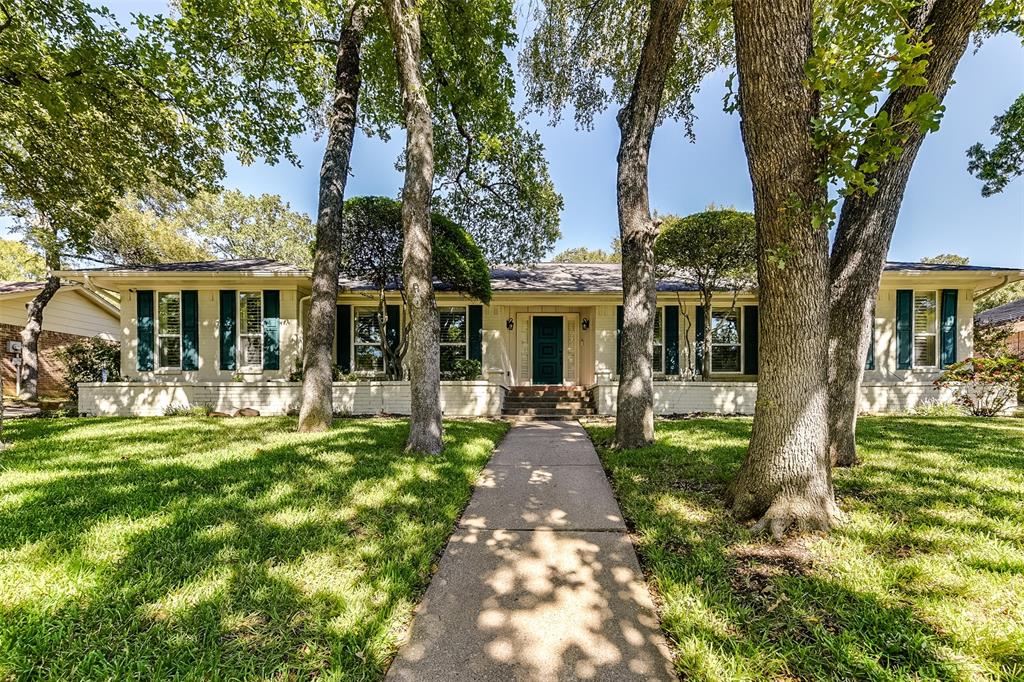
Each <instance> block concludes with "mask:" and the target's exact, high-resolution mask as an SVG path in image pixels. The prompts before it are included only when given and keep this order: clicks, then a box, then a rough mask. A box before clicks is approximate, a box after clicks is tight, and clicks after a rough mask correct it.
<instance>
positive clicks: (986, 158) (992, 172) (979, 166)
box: [967, 95, 1024, 197]
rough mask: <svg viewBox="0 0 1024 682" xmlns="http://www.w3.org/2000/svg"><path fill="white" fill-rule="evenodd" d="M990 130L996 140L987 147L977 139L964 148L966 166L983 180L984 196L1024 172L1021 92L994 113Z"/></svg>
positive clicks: (1023, 126)
mask: <svg viewBox="0 0 1024 682" xmlns="http://www.w3.org/2000/svg"><path fill="white" fill-rule="evenodd" d="M991 132H992V134H993V135H994V136H995V137H996V143H995V144H993V145H992V146H991V147H990V148H986V147H985V146H984V145H983V144H982V143H980V142H978V143H977V144H975V145H973V146H972V147H971V148H970V149H968V150H967V158H968V159H969V162H968V164H967V170H968V171H970V172H971V173H972V174H974V176H975V177H976V178H978V179H979V180H981V181H982V185H981V195H982V196H984V197H990V196H992V195H993V194H999V193H1000V192H1002V191H1003V190H1004V189H1005V188H1006V186H1007V185H1008V184H1009V183H1010V181H1011V180H1013V179H1014V178H1015V177H1017V176H1018V175H1020V174H1021V173H1024V95H1021V96H1020V97H1018V98H1017V99H1016V101H1014V103H1013V104H1012V105H1010V108H1009V109H1008V110H1007V111H1006V113H1005V114H1003V115H1001V116H996V119H995V123H994V124H993V126H992V131H991Z"/></svg>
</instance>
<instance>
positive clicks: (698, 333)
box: [693, 305, 704, 375]
mask: <svg viewBox="0 0 1024 682" xmlns="http://www.w3.org/2000/svg"><path fill="white" fill-rule="evenodd" d="M693 337H694V344H695V351H694V354H693V357H694V359H695V360H696V362H695V363H694V365H695V366H696V369H697V374H698V375H700V374H703V373H704V306H701V305H699V306H697V328H696V329H695V330H694V332H693Z"/></svg>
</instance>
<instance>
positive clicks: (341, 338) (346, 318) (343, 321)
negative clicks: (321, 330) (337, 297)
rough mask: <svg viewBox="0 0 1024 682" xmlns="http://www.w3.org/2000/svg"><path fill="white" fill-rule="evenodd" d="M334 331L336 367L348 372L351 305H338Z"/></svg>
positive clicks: (350, 354) (350, 345)
mask: <svg viewBox="0 0 1024 682" xmlns="http://www.w3.org/2000/svg"><path fill="white" fill-rule="evenodd" d="M335 331H336V333H335V337H337V346H338V367H339V368H340V369H341V372H342V374H348V373H350V372H351V371H352V306H350V305H339V306H338V328H337V329H336V330H335Z"/></svg>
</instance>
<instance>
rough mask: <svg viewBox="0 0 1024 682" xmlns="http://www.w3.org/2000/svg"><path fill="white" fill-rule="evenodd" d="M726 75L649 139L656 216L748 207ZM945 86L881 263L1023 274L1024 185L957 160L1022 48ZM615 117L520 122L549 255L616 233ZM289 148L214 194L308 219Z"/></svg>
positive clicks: (1001, 94)
mask: <svg viewBox="0 0 1024 682" xmlns="http://www.w3.org/2000/svg"><path fill="white" fill-rule="evenodd" d="M110 8H111V9H112V10H113V11H114V12H115V13H116V14H118V15H119V16H120V17H122V19H123V20H125V21H126V22H127V20H128V16H127V13H128V12H132V11H134V12H140V11H141V12H162V11H166V5H165V3H163V2H159V1H157V0H149V1H144V2H130V3H129V2H114V3H110ZM726 76H727V73H726V72H719V73H715V74H713V75H712V76H710V77H709V78H708V79H707V80H706V82H705V83H704V84H703V87H702V89H701V92H700V93H699V95H698V97H697V100H696V111H697V115H698V116H699V119H698V121H697V124H696V134H697V140H696V143H692V144H691V143H690V142H689V141H688V140H687V139H686V137H685V135H684V134H683V131H682V128H681V126H679V125H678V124H672V123H668V124H666V125H663V126H662V127H661V128H659V129H658V131H657V132H656V134H655V136H654V143H653V148H652V151H651V167H650V187H651V206H652V208H654V209H655V210H657V211H659V212H661V213H676V214H680V215H685V214H687V213H692V212H695V211H700V210H702V209H703V208H704V207H705V206H707V205H708V204H710V203H714V204H717V205H719V206H735V207H737V208H740V209H745V210H750V209H751V208H752V196H751V189H750V178H749V175H748V173H747V165H746V159H745V157H744V154H743V147H742V142H741V140H740V132H739V118H738V117H737V116H736V115H734V114H726V113H724V112H723V111H722V96H723V94H724V87H725V86H724V83H725V78H726ZM956 80H957V83H956V85H954V86H953V89H952V91H951V92H950V93H949V95H948V96H947V97H946V107H947V108H946V116H945V119H944V120H943V123H942V128H941V130H940V131H939V132H938V133H935V134H933V135H930V136H929V137H928V138H927V139H926V140H925V143H924V147H923V149H922V150H921V153H920V155H919V157H918V160H917V163H916V164H915V167H914V171H913V174H912V176H911V179H910V184H909V187H908V189H907V195H906V199H905V200H904V202H903V208H902V211H901V214H900V219H899V223H898V226H897V229H896V235H895V237H894V239H893V244H892V249H891V250H890V259H892V260H908V261H916V260H919V259H920V258H921V257H922V256H928V255H934V254H936V253H940V252H955V253H959V254H961V255H965V256H969V257H970V259H971V262H972V263H975V264H978V265H993V266H1007V267H1024V179H1021V180H1018V181H1016V182H1015V183H1013V184H1011V186H1010V187H1009V188H1008V189H1007V190H1006V191H1005V192H1004V193H1003V194H1000V195H997V196H995V197H990V198H983V197H982V196H981V194H980V192H979V189H980V183H979V182H978V181H977V180H975V179H974V178H973V177H971V176H970V175H969V174H968V173H967V170H966V159H965V156H964V150H966V149H967V147H969V146H970V145H971V144H973V143H974V142H977V141H979V140H981V141H987V140H988V139H989V134H988V131H989V128H990V127H991V125H992V118H993V116H995V115H996V114H999V113H1002V112H1003V111H1005V110H1006V108H1007V106H1009V104H1010V103H1011V102H1012V101H1013V100H1014V99H1015V98H1016V97H1017V95H1018V94H1020V93H1021V92H1022V91H1024V48H1022V47H1021V44H1020V42H1019V39H1014V38H1013V37H1011V36H1001V37H999V38H996V39H993V40H990V41H989V42H987V43H986V44H985V45H984V46H983V47H982V48H981V49H980V50H979V51H978V52H976V53H975V52H973V51H969V52H968V54H967V55H965V56H964V59H963V60H962V61H961V63H960V66H959V68H958V69H957V72H956ZM614 114H615V112H614V111H608V112H605V114H604V115H603V116H601V117H599V118H598V119H597V120H596V121H595V126H594V129H593V130H588V131H578V130H575V129H574V127H573V124H572V122H571V120H569V121H566V120H565V117H563V122H562V124H560V125H558V126H556V127H549V126H548V125H547V120H546V118H545V117H536V116H535V117H531V118H530V119H528V122H529V125H531V126H533V127H534V128H536V129H537V130H539V131H540V134H541V137H542V140H543V141H544V144H545V146H546V149H547V158H548V162H549V164H550V170H551V176H552V179H553V180H554V182H555V185H556V188H557V190H558V191H559V192H561V193H562V195H563V197H564V199H565V210H564V212H563V213H562V224H561V229H562V239H561V240H560V241H559V243H558V244H557V247H556V249H557V250H561V249H563V248H568V247H573V246H589V247H594V248H597V247H602V248H606V247H607V246H608V244H609V242H610V241H611V239H612V238H613V237H614V236H615V235H617V233H618V226H617V223H616V214H615V154H616V150H617V147H618V128H617V127H616V124H615V118H614ZM403 141H404V135H403V134H402V133H401V131H396V134H395V135H393V136H392V139H391V141H390V142H387V143H385V142H383V141H381V140H379V139H369V138H366V137H364V136H362V135H359V137H358V138H357V139H356V142H355V146H354V149H353V155H352V164H351V165H352V175H351V177H350V180H349V183H348V187H347V190H346V194H347V195H348V196H357V195H361V194H386V195H392V196H394V195H395V194H397V191H398V188H399V187H400V186H401V183H402V178H401V176H400V174H399V173H397V172H396V171H395V168H394V162H395V159H396V157H397V156H398V154H399V152H400V151H401V146H402V144H403ZM295 148H296V150H297V152H298V154H299V157H300V159H301V161H302V167H301V168H296V167H293V166H290V165H287V164H283V165H277V166H267V165H265V164H261V163H257V164H255V165H252V166H248V167H246V166H242V165H240V164H239V163H237V162H236V161H234V160H229V162H228V174H227V177H226V178H225V180H224V185H225V186H226V187H236V188H239V189H241V190H243V191H245V192H249V193H262V192H270V193H275V194H280V195H281V196H282V197H284V198H285V200H287V201H288V202H290V203H291V204H292V207H293V208H295V209H297V210H301V211H305V212H307V213H309V214H310V215H315V212H316V197H317V178H318V174H319V167H320V159H321V155H322V153H323V140H314V139H313V137H312V136H303V137H301V138H299V139H297V140H295Z"/></svg>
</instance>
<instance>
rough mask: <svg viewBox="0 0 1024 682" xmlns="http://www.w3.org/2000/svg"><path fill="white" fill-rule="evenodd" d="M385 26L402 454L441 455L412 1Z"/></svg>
mask: <svg viewBox="0 0 1024 682" xmlns="http://www.w3.org/2000/svg"><path fill="white" fill-rule="evenodd" d="M385 5H386V8H387V14H388V24H389V25H390V27H391V36H392V38H393V39H394V42H395V61H396V64H397V67H398V79H399V81H400V83H401V85H402V103H403V107H404V109H405V133H406V137H405V184H404V186H403V187H402V234H403V237H404V240H405V242H404V244H403V246H402V282H403V285H404V287H405V293H406V297H407V299H408V305H409V318H410V334H409V348H408V351H407V353H406V358H407V363H408V366H409V381H410V384H411V387H410V388H411V397H412V404H411V409H410V420H409V440H408V441H407V442H406V449H407V450H410V451H413V452H422V453H426V454H436V453H438V452H440V451H441V436H442V430H441V355H440V353H441V349H440V337H441V331H440V328H439V324H438V319H437V302H436V301H435V299H434V281H433V279H434V278H433V268H432V265H431V259H432V255H431V242H430V230H431V226H430V195H431V192H432V191H433V185H434V128H433V124H432V122H431V118H430V103H429V102H428V101H427V95H426V88H425V85H424V83H423V74H422V72H421V71H420V23H419V18H418V16H417V9H416V6H415V2H414V0H387V1H386V3H385Z"/></svg>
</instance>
